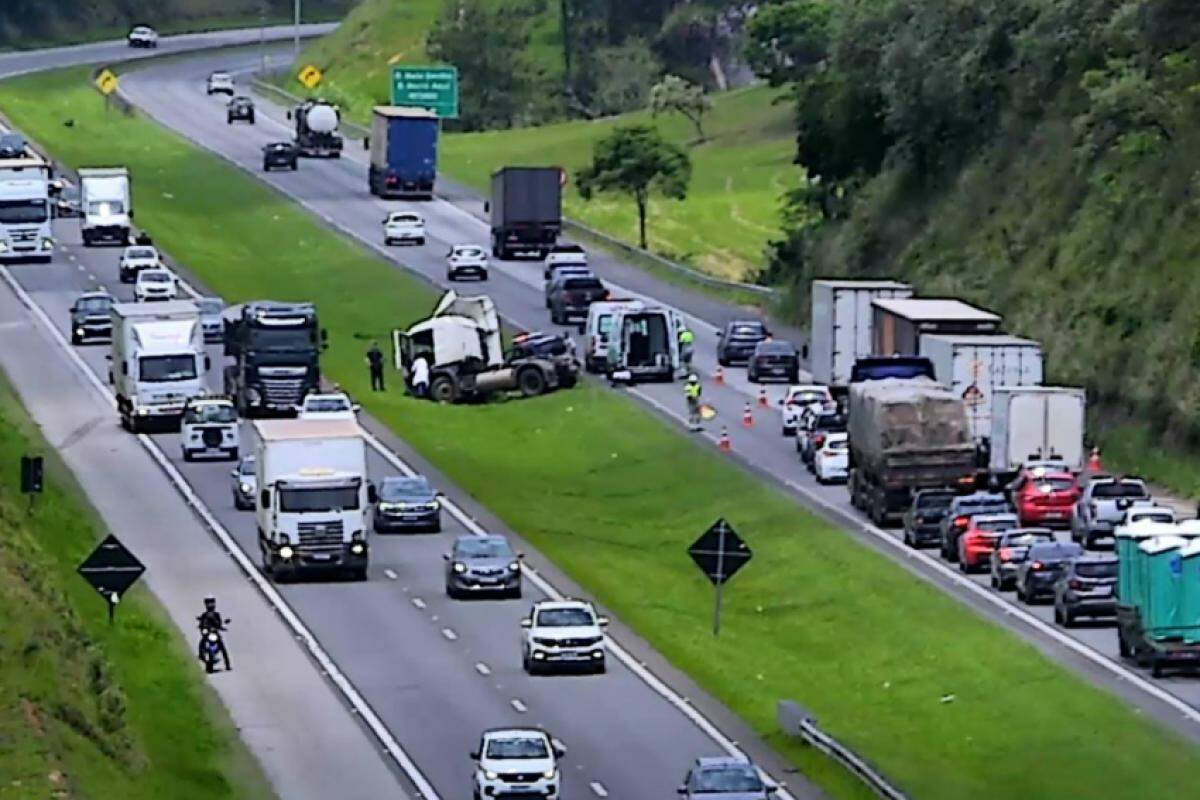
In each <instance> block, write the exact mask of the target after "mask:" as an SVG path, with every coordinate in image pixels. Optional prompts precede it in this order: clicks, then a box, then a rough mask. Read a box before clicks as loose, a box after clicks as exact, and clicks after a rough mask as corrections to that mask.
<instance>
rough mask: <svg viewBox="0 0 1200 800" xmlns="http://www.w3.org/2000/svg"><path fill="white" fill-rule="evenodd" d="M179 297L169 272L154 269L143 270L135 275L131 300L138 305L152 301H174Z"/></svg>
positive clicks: (177, 287)
mask: <svg viewBox="0 0 1200 800" xmlns="http://www.w3.org/2000/svg"><path fill="white" fill-rule="evenodd" d="M178 296H179V286H178V284H177V282H176V280H175V276H174V275H172V274H171V272H170V270H166V269H163V268H162V267H156V268H154V269H144V270H142V271H141V272H139V273H138V275H137V283H135V284H134V285H133V299H134V300H136V301H137V302H139V303H145V302H149V301H152V300H174V299H175V298H176V297H178Z"/></svg>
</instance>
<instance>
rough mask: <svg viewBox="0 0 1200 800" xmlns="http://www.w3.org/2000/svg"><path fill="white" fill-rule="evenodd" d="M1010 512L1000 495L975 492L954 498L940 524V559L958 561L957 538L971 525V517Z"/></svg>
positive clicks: (1003, 497) (1006, 501) (1004, 498)
mask: <svg viewBox="0 0 1200 800" xmlns="http://www.w3.org/2000/svg"><path fill="white" fill-rule="evenodd" d="M1009 511H1012V508H1011V507H1010V506H1009V504H1008V498H1007V497H1005V496H1004V495H1002V494H992V493H990V492H975V493H973V494H967V495H963V496H961V497H956V498H954V499H953V500H952V501H951V502H950V508H948V509H946V516H944V517H942V522H941V537H940V538H941V542H940V547H941V550H942V558H944V559H946V560H947V561H949V562H951V563H955V562H957V561H958V537H959V536H961V535H962V534H963V532H964V531H965V530H966V529H967V526H969V525H970V524H971V517H973V516H975V515H976V514H1004V513H1007V512H1009Z"/></svg>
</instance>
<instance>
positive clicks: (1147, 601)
mask: <svg viewBox="0 0 1200 800" xmlns="http://www.w3.org/2000/svg"><path fill="white" fill-rule="evenodd" d="M1116 538H1117V559H1118V568H1117V569H1118V572H1117V640H1118V645H1119V647H1120V652H1121V657H1122V658H1126V659H1130V660H1132V661H1134V662H1135V663H1136V664H1137V665H1138V666H1141V667H1149V668H1150V672H1151V674H1152V675H1153V676H1154V677H1155V678H1159V677H1162V675H1163V674H1164V673H1165V672H1166V670H1167V669H1196V668H1200V521H1198V520H1187V521H1185V522H1181V523H1179V524H1177V525H1173V524H1170V523H1162V522H1142V523H1135V524H1132V525H1128V526H1124V527H1122V528H1119V529H1118V530H1117V532H1116Z"/></svg>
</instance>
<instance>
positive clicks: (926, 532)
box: [904, 489, 958, 547]
mask: <svg viewBox="0 0 1200 800" xmlns="http://www.w3.org/2000/svg"><path fill="white" fill-rule="evenodd" d="M957 496H958V493H957V492H955V491H954V490H953V489H921V490H919V491H917V492H916V494H914V495H913V501H912V505H911V506H909V508H908V511H906V512H904V543H905V544H906V545H908V546H909V547H932V546H933V545H935V544H937V543H938V541H939V540H940V539H941V535H942V529H941V524H942V519H943V518H944V517H945V516H946V511H947V510H949V508H950V503H952V502H953V501H954V498H955V497H957Z"/></svg>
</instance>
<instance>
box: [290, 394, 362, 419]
mask: <svg viewBox="0 0 1200 800" xmlns="http://www.w3.org/2000/svg"><path fill="white" fill-rule="evenodd" d="M356 411H358V406H356V405H355V404H354V403H352V402H350V398H349V397H348V396H347V395H345V394H343V393H341V392H330V393H328V394H310V395H308V396H307V397H305V398H304V404H303V405H302V406H300V419H354V418H355V412H356Z"/></svg>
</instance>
